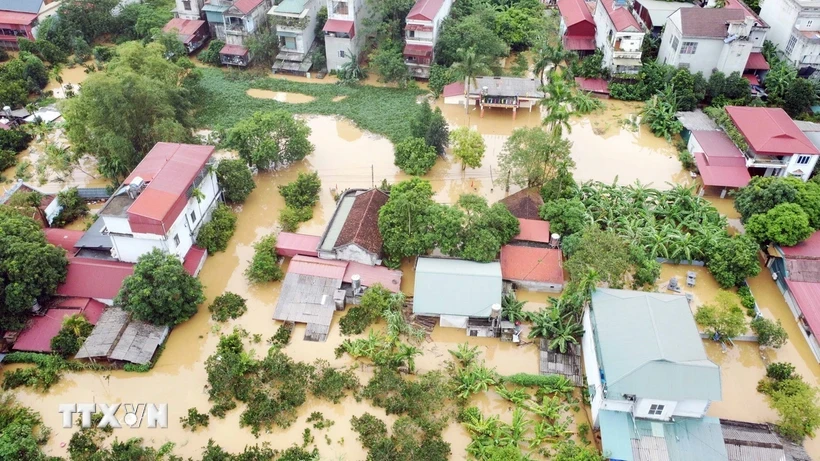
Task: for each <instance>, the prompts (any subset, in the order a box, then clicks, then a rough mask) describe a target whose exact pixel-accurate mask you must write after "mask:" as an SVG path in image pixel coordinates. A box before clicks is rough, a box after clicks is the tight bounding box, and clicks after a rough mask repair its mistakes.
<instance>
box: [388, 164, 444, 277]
mask: <svg viewBox="0 0 820 461" xmlns="http://www.w3.org/2000/svg"><path fill="white" fill-rule="evenodd" d="M437 216H438V206H437V204H436V203H435V202H434V201H433V189H432V187H431V186H430V183H429V182H427V181H424V180H422V179H420V178H413V179H410V180H408V181H402V182H400V183H397V184H394V185H393V186H392V187H391V188H390V199H389V200H388V201H387V203H386V204H385V205H384V206H383V207H381V209H380V210H379V232H380V233H381V236H382V240H383V242H384V252H385V255H386V261H385V262H386V264H387V265H388V266H392V267H398V265H399V264H400V263H401V258H405V257H409V256H417V255H422V254H427V253H428V252H429V251H430V250H432V249H433V246H434V244H435V237H434V235H433V233H432V229H433V225H434V223H435V220H436V218H437Z"/></svg>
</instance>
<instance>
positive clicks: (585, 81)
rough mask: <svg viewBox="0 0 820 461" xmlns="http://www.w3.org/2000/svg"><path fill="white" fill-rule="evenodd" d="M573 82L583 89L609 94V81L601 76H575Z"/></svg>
mask: <svg viewBox="0 0 820 461" xmlns="http://www.w3.org/2000/svg"><path fill="white" fill-rule="evenodd" d="M575 83H577V84H578V86H579V87H581V89H582V90H584V91H591V92H593V93H600V94H609V82H607V81H606V80H604V79H602V78H584V77H575Z"/></svg>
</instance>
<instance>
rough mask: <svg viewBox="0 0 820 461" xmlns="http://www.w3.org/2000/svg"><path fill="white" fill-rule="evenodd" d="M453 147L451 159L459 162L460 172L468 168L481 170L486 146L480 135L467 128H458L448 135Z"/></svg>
mask: <svg viewBox="0 0 820 461" xmlns="http://www.w3.org/2000/svg"><path fill="white" fill-rule="evenodd" d="M450 138H451V141H452V146H453V157H455V158H456V160H458V161H459V162H461V171H464V170H466V169H467V167H470V168H481V159H482V158H484V151H485V150H486V148H487V147H486V145H485V144H484V138H483V137H482V136H481V133H479V132H477V131H474V130H471V129H470V128H469V127H466V126H462V127H458V128H456V129H455V130H453V132H452V133H450Z"/></svg>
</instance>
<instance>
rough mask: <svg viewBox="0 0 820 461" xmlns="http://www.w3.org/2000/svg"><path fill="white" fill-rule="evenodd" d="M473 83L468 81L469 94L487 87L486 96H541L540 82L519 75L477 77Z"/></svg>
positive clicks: (479, 92) (542, 94)
mask: <svg viewBox="0 0 820 461" xmlns="http://www.w3.org/2000/svg"><path fill="white" fill-rule="evenodd" d="M475 83H477V84H478V85H474V84H473V83H472V82H470V94H471V95H474V96H475V95H479V94H483V93H484V88H485V87H486V88H487V93H486V94H487V95H488V96H518V97H521V98H543V97H544V92H543V91H541V90H540V88H541V82H539V81H538V80H535V79H534V78H521V77H478V78H476V81H475Z"/></svg>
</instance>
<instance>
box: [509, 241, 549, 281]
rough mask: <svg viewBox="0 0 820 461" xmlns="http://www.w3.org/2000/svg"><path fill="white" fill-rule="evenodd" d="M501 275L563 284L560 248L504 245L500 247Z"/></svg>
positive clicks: (513, 278) (516, 278)
mask: <svg viewBox="0 0 820 461" xmlns="http://www.w3.org/2000/svg"><path fill="white" fill-rule="evenodd" d="M501 276H502V278H503V279H504V280H524V281H530V282H547V283H555V284H563V283H564V264H563V259H562V256H561V250H555V249H552V248H533V247H523V246H516V245H504V246H503V247H501Z"/></svg>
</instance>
